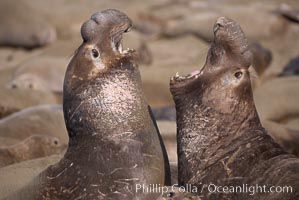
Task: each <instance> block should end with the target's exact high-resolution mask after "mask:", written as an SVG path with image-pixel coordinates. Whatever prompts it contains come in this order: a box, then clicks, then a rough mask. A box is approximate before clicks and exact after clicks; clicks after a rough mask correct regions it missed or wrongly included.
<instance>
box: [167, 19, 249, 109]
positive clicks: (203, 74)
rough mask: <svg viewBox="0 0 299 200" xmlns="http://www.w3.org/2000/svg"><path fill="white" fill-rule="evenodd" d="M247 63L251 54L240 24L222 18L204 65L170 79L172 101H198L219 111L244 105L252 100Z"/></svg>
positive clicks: (217, 22) (217, 25) (216, 25)
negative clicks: (184, 74) (199, 68)
mask: <svg viewBox="0 0 299 200" xmlns="http://www.w3.org/2000/svg"><path fill="white" fill-rule="evenodd" d="M250 64H251V53H250V51H249V49H248V42H247V39H246V37H245V35H244V33H243V31H242V29H241V27H240V26H239V25H238V24H237V23H236V22H235V21H233V20H231V19H228V18H225V17H221V18H219V19H218V20H217V21H216V23H215V25H214V41H213V43H212V44H211V47H210V50H209V52H208V56H207V59H206V64H205V65H204V67H203V68H202V69H201V70H196V71H194V72H192V73H191V74H189V75H187V76H179V75H178V74H177V75H176V76H175V77H173V78H172V79H171V81H170V88H171V92H172V94H173V96H174V100H175V101H176V103H180V101H181V100H183V99H186V98H187V99H190V100H191V101H194V102H195V101H196V102H198V101H199V104H204V105H206V106H209V107H213V108H214V109H216V110H217V111H219V112H221V113H231V112H233V110H235V109H237V107H240V106H242V107H244V106H246V105H247V103H248V102H250V101H252V94H251V85H250V77H249V72H248V68H249V66H250ZM183 101H185V100H183ZM188 101H189V100H188Z"/></svg>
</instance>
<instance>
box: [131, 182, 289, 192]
mask: <svg viewBox="0 0 299 200" xmlns="http://www.w3.org/2000/svg"><path fill="white" fill-rule="evenodd" d="M177 190H178V191H179V192H191V193H203V192H208V193H246V194H249V195H254V194H257V193H292V192H293V187H292V186H269V185H258V184H256V185H248V184H242V185H237V186H235V185H234V186H230V185H227V186H220V185H216V184H212V183H211V184H202V185H201V186H194V185H191V184H187V185H185V186H179V185H178V184H174V185H172V186H170V187H167V186H162V185H160V184H149V185H145V184H136V188H135V192H136V193H161V194H166V193H168V192H174V191H177Z"/></svg>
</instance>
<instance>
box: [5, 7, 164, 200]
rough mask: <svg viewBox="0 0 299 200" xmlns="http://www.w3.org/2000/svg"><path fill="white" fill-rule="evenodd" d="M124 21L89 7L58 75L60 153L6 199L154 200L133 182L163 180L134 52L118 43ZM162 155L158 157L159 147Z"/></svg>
mask: <svg viewBox="0 0 299 200" xmlns="http://www.w3.org/2000/svg"><path fill="white" fill-rule="evenodd" d="M131 26H132V23H131V20H130V19H129V18H128V16H127V15H125V14H124V13H122V12H120V11H118V10H114V9H109V10H104V11H101V12H97V13H95V14H93V15H92V16H91V19H90V20H88V21H86V22H85V23H84V24H83V25H82V27H81V35H82V38H83V44H82V45H81V46H80V47H79V48H78V49H77V51H76V52H75V54H74V56H73V58H72V59H71V61H70V63H69V65H68V68H67V71H66V75H65V81H64V89H63V110H64V117H65V123H66V128H67V131H68V134H69V147H68V149H67V151H66V153H65V155H64V157H63V158H62V159H61V160H60V161H59V162H58V163H57V164H55V165H53V166H50V167H48V168H47V169H46V170H45V171H43V172H42V173H41V174H40V175H39V176H38V177H36V178H35V179H34V180H33V181H32V182H31V184H29V185H27V186H26V187H25V188H23V189H21V190H20V191H18V192H17V193H15V194H14V195H13V196H10V197H8V198H7V199H23V200H24V199H30V200H37V199H38V200H40V199H43V200H48V199H65V200H67V199H72V200H74V199H84V200H91V199H92V200H94V199H105V200H106V199H114V200H115V199H130V200H131V199H151V200H152V199H155V198H156V196H159V195H160V194H159V193H158V194H157V193H143V192H142V191H139V190H138V191H137V187H139V186H142V187H148V186H149V185H150V184H157V185H159V184H160V185H163V184H164V181H165V165H166V164H164V160H166V158H165V157H164V158H163V149H164V148H163V147H161V145H162V141H161V140H160V137H159V133H158V131H157V129H156V126H155V122H154V121H153V119H152V118H151V115H152V114H151V112H150V109H149V106H148V104H147V102H146V99H145V97H144V93H143V91H142V85H141V79H140V73H139V70H138V68H137V65H136V64H135V62H134V52H132V51H123V50H122V44H121V42H122V34H123V33H124V32H127V31H128V30H129V28H130V27H131ZM164 156H166V154H165V152H164Z"/></svg>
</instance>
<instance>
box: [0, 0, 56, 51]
mask: <svg viewBox="0 0 299 200" xmlns="http://www.w3.org/2000/svg"><path fill="white" fill-rule="evenodd" d="M0 26H1V30H0V46H11V47H23V48H27V49H32V48H36V47H42V46H45V45H47V44H50V43H53V42H54V41H55V40H56V39H57V33H56V28H55V27H54V26H53V25H51V24H50V23H49V22H48V21H47V19H46V17H45V16H43V15H42V14H41V13H39V11H38V10H35V9H33V8H32V7H30V6H29V5H28V4H27V2H26V1H23V0H21V1H16V0H12V1H11V0H1V1H0Z"/></svg>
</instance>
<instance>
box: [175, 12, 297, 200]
mask: <svg viewBox="0 0 299 200" xmlns="http://www.w3.org/2000/svg"><path fill="white" fill-rule="evenodd" d="M250 63H251V55H250V51H249V50H248V43H247V39H246V37H245V34H244V33H243V31H242V29H241V27H240V26H239V25H238V24H237V23H236V22H234V21H233V20H231V19H228V18H225V17H221V18H219V19H218V20H217V22H216V24H215V26H214V41H213V42H212V44H211V47H210V49H209V52H208V56H207V59H206V63H205V65H204V67H203V68H202V69H201V70H197V71H195V72H192V73H191V74H189V75H187V76H180V75H178V74H177V75H176V76H174V77H173V78H172V79H171V81H170V90H171V92H172V95H173V99H174V101H175V104H176V111H177V127H178V129H177V131H178V132H177V142H178V144H177V145H178V176H179V184H180V185H183V186H184V185H188V184H189V185H193V186H195V187H197V188H198V190H197V193H198V194H200V195H202V196H203V199H243V200H244V199H298V197H299V190H298V189H299V159H298V158H296V157H295V156H293V155H291V154H287V153H286V152H284V151H283V150H282V148H281V147H280V146H279V145H278V144H276V143H275V142H274V141H273V140H272V139H271V137H270V136H269V135H268V134H267V132H266V131H265V129H264V128H263V127H262V125H261V123H260V120H259V117H258V114H257V111H256V108H255V104H254V101H253V97H252V90H251V83H250V75H249V72H248V68H249V66H250ZM256 185H258V186H261V187H263V185H266V191H265V192H261V191H255V192H256V193H255V194H254V195H249V192H248V190H247V192H246V191H245V189H244V190H243V193H242V191H241V192H237V191H236V190H234V191H233V190H232V189H234V188H236V186H240V187H242V186H244V187H245V186H246V187H247V186H248V187H249V186H256ZM208 186H210V187H208ZM224 186H227V187H228V190H226V191H223V187H224ZM230 186H232V187H230ZM268 186H274V188H277V187H280V186H291V187H292V189H293V191H292V192H289V193H287V192H285V193H282V192H269V187H268ZM244 187H243V188H244ZM238 191H239V190H238Z"/></svg>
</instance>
